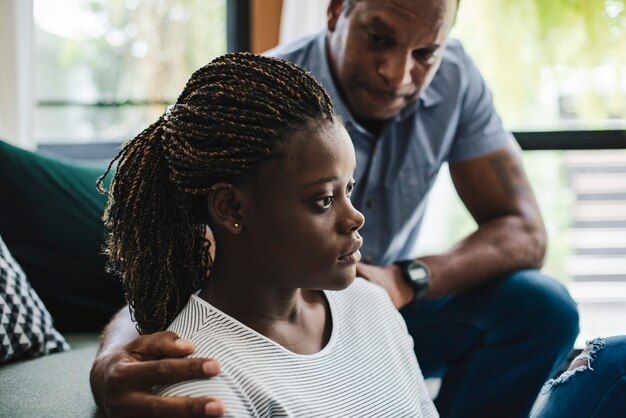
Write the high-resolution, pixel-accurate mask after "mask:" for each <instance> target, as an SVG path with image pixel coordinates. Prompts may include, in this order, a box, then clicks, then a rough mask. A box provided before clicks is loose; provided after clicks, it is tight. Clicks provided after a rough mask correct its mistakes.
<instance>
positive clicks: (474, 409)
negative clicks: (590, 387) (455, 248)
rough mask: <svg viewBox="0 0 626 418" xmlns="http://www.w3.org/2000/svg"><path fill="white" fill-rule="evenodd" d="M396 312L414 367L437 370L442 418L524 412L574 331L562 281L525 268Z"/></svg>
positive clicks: (510, 416) (573, 317) (575, 316)
mask: <svg viewBox="0 0 626 418" xmlns="http://www.w3.org/2000/svg"><path fill="white" fill-rule="evenodd" d="M400 312H401V314H402V316H403V317H404V319H405V321H406V324H407V327H408V330H409V333H410V334H411V335H412V336H413V340H414V343H415V353H416V355H417V359H418V361H419V364H420V367H421V369H422V373H423V374H424V376H425V377H433V376H438V377H443V379H442V384H441V388H440V390H439V394H438V396H437V398H436V399H435V405H436V407H437V410H438V411H439V413H440V414H441V416H442V417H445V418H447V417H463V418H469V417H507V418H513V417H527V416H528V414H529V412H530V409H531V407H532V405H533V403H534V401H535V399H536V397H537V395H538V394H539V391H540V389H541V387H542V386H543V384H544V382H545V381H546V380H548V378H549V377H551V376H552V375H553V374H554V373H555V372H556V370H557V369H558V367H559V365H560V364H561V363H562V362H563V361H564V360H565V359H566V358H567V355H568V354H569V353H570V351H571V349H572V345H573V344H574V341H575V339H576V336H577V335H578V311H577V309H576V303H575V302H574V301H573V300H572V298H571V297H570V295H569V293H568V292H567V290H566V289H565V287H564V286H563V285H562V284H560V283H559V282H557V281H556V280H554V279H552V278H550V277H547V276H545V275H543V274H542V273H541V272H539V271H538V270H531V269H528V270H520V271H517V272H514V273H512V274H510V275H509V276H506V277H504V278H502V279H499V280H496V281H493V282H491V283H489V284H487V285H485V286H483V287H480V288H477V289H474V290H472V291H469V292H466V293H463V294H459V295H456V296H452V297H446V298H441V299H435V300H430V301H427V302H423V303H417V304H413V305H409V306H407V307H405V308H403V309H402V310H401V311H400Z"/></svg>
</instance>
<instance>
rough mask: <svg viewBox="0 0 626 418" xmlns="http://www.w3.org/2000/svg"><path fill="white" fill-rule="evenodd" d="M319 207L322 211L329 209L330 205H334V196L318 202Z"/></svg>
mask: <svg viewBox="0 0 626 418" xmlns="http://www.w3.org/2000/svg"><path fill="white" fill-rule="evenodd" d="M316 203H317V205H318V206H319V207H320V208H322V209H328V208H329V207H330V205H331V204H332V203H333V197H332V196H326V197H323V198H321V199H318V200H317V201H316Z"/></svg>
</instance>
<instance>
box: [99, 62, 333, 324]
mask: <svg viewBox="0 0 626 418" xmlns="http://www.w3.org/2000/svg"><path fill="white" fill-rule="evenodd" d="M333 118H334V110H333V106H332V103H331V100H330V97H329V96H328V94H327V93H326V91H324V89H323V88H322V87H321V86H320V85H319V84H318V82H317V81H316V80H315V79H314V78H313V77H312V76H311V75H309V74H308V73H306V72H304V71H303V70H302V69H300V68H298V67H296V66H295V65H293V64H290V63H288V62H286V61H283V60H279V59H275V58H269V57H263V56H257V55H253V54H249V53H237V54H228V55H224V56H222V57H219V58H217V59H215V60H214V61H212V62H211V63H209V64H208V65H206V66H204V67H202V68H200V69H199V70H197V71H196V72H195V73H194V74H193V75H192V76H191V78H190V80H189V81H188V82H187V85H186V86H185V88H184V90H183V92H182V94H181V95H180V97H179V98H178V100H177V101H176V104H175V105H174V106H172V107H171V108H170V109H168V111H167V112H166V114H165V115H164V116H162V117H161V118H159V120H158V121H157V122H155V123H154V124H152V125H151V126H150V127H148V128H147V129H145V130H144V131H143V132H141V133H140V134H139V135H138V136H137V137H135V138H134V139H133V140H131V141H130V142H128V143H127V144H126V145H125V146H124V148H123V149H122V151H121V152H120V153H119V154H118V155H117V157H116V158H115V159H114V160H113V161H112V162H111V164H110V165H109V167H108V169H107V171H106V172H105V173H104V175H103V176H102V177H101V178H100V179H99V181H98V187H99V188H100V189H101V191H102V180H103V179H104V178H105V177H106V175H107V174H108V173H109V171H110V170H111V167H112V165H113V164H114V162H115V161H116V160H119V165H118V168H117V171H116V173H115V175H114V177H113V180H112V183H111V186H110V188H109V191H108V195H109V201H108V204H107V208H106V211H105V216H104V220H105V224H106V226H107V228H108V229H109V232H108V234H107V240H106V244H105V253H106V254H107V255H108V258H109V260H108V269H109V271H111V272H114V273H116V274H118V275H119V276H120V277H121V279H122V282H123V284H124V289H125V292H126V300H127V302H128V303H129V305H130V309H131V314H132V315H133V317H134V319H135V320H136V321H137V329H138V330H139V332H140V333H152V332H155V331H160V330H163V329H165V328H167V326H168V325H169V324H170V323H171V321H173V319H174V318H175V317H176V315H178V313H179V312H180V311H181V310H182V308H183V307H184V306H185V304H186V303H187V301H188V299H189V297H190V296H191V294H192V293H193V292H195V291H197V290H198V289H200V288H201V287H202V286H203V284H204V283H206V279H207V277H208V273H209V270H210V266H211V264H212V260H211V257H210V254H209V242H208V241H207V240H206V238H205V233H206V224H207V221H206V216H205V217H204V218H203V219H202V220H200V221H199V219H198V217H197V214H196V212H197V210H195V205H196V204H197V202H198V201H199V200H202V201H203V202H204V210H205V211H206V198H205V197H206V196H207V194H208V193H209V192H210V190H211V187H212V186H214V185H215V184H216V183H220V182H227V183H231V184H238V183H241V182H244V181H246V180H251V179H253V178H254V177H255V174H256V173H257V171H258V168H259V166H260V164H262V163H263V162H265V161H268V160H269V159H270V158H277V155H279V154H280V152H279V145H280V141H281V140H282V138H284V137H285V136H286V135H287V134H288V133H289V132H291V131H293V130H296V129H298V128H299V127H301V126H304V125H305V124H307V123H309V122H310V121H321V120H327V121H332V120H333Z"/></svg>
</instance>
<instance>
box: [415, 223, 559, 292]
mask: <svg viewBox="0 0 626 418" xmlns="http://www.w3.org/2000/svg"><path fill="white" fill-rule="evenodd" d="M546 242H547V239H546V235H545V231H544V229H543V224H542V222H541V220H540V219H538V220H533V219H531V220H529V219H525V218H523V217H520V216H513V215H511V216H503V217H500V218H495V219H493V220H490V221H487V222H485V223H483V224H482V225H480V227H479V228H478V229H477V230H476V231H475V232H473V233H472V234H471V235H469V236H468V237H467V238H465V239H464V240H462V241H461V242H459V243H458V244H457V245H456V246H454V247H453V248H452V249H451V250H450V251H448V252H446V253H443V254H440V255H431V256H424V257H420V260H422V261H423V262H424V263H426V264H427V265H428V267H429V268H430V270H431V274H432V276H431V281H430V284H429V297H431V298H432V297H442V296H446V295H449V294H451V293H457V292H462V291H465V290H469V289H471V288H474V287H477V286H480V285H482V284H485V283H487V282H489V281H491V280H494V279H496V278H498V277H501V276H502V275H504V274H507V273H510V272H512V271H515V270H518V269H521V268H540V267H541V266H542V265H543V260H544V257H545V252H546Z"/></svg>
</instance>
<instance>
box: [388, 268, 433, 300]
mask: <svg viewBox="0 0 626 418" xmlns="http://www.w3.org/2000/svg"><path fill="white" fill-rule="evenodd" d="M395 264H396V265H397V266H398V267H400V270H402V277H403V278H404V280H405V281H406V282H407V283H408V284H409V285H410V286H411V287H412V288H413V290H415V299H413V302H416V301H420V300H423V299H426V296H427V295H428V282H429V280H430V269H429V268H428V267H427V266H426V264H424V263H422V262H420V261H417V260H405V261H397V262H396V263H395Z"/></svg>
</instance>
